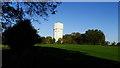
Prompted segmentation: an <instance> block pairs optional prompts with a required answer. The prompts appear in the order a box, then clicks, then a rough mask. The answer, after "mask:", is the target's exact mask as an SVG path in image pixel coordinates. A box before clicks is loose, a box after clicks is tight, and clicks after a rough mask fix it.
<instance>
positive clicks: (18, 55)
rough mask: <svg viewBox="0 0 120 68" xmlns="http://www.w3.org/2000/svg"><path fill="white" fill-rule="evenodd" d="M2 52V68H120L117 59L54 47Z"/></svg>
mask: <svg viewBox="0 0 120 68" xmlns="http://www.w3.org/2000/svg"><path fill="white" fill-rule="evenodd" d="M2 54H3V55H2V56H3V59H2V61H3V62H2V68H13V67H16V68H40V67H41V66H44V67H46V66H48V67H50V66H54V65H59V66H63V65H65V66H74V65H75V66H77V67H94V68H98V67H99V68H105V67H106V68H119V67H118V62H115V61H111V60H105V59H100V58H96V57H92V56H87V55H85V54H83V53H81V52H77V51H68V50H63V49H58V48H52V47H33V48H28V49H26V50H21V51H12V50H3V52H2Z"/></svg>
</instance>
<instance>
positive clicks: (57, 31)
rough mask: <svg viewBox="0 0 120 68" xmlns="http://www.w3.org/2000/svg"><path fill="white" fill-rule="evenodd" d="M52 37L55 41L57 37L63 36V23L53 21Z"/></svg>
mask: <svg viewBox="0 0 120 68" xmlns="http://www.w3.org/2000/svg"><path fill="white" fill-rule="evenodd" d="M53 30H54V39H55V42H57V41H58V39H59V38H62V37H63V24H62V23H60V22H57V23H54V29H53Z"/></svg>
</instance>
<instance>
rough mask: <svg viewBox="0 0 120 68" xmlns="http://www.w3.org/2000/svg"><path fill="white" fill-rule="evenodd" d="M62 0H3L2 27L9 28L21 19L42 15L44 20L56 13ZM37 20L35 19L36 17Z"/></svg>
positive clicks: (30, 18)
mask: <svg viewBox="0 0 120 68" xmlns="http://www.w3.org/2000/svg"><path fill="white" fill-rule="evenodd" d="M60 3H61V2H2V22H1V23H2V28H3V29H7V28H8V27H11V26H12V25H13V24H14V23H16V22H17V21H20V20H25V19H29V20H32V19H34V18H32V17H33V16H40V17H42V18H43V19H44V20H46V19H47V17H49V16H50V15H51V14H56V12H57V10H56V8H57V6H59V5H60ZM34 20H35V19H34Z"/></svg>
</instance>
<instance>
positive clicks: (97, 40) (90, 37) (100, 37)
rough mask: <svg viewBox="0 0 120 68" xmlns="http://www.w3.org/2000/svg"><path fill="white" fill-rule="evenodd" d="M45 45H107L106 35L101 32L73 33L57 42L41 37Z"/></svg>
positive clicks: (50, 38)
mask: <svg viewBox="0 0 120 68" xmlns="http://www.w3.org/2000/svg"><path fill="white" fill-rule="evenodd" d="M41 39H42V42H41V43H43V44H54V43H58V44H61V42H62V44H86V45H106V44H108V43H106V42H105V35H104V33H103V32H102V31H101V30H98V29H96V30H93V29H92V30H87V31H86V32H85V34H81V33H79V32H73V33H71V34H65V35H64V36H63V38H60V39H59V40H58V41H57V42H55V39H53V38H52V37H50V36H48V37H41Z"/></svg>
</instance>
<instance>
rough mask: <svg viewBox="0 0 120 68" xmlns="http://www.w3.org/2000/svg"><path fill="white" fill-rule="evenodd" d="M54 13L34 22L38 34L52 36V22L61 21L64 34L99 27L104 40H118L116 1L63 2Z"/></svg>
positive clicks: (83, 31)
mask: <svg viewBox="0 0 120 68" xmlns="http://www.w3.org/2000/svg"><path fill="white" fill-rule="evenodd" d="M57 10H58V12H57V14H56V15H51V16H50V17H49V18H48V21H43V20H41V18H38V19H40V20H41V22H42V23H41V24H37V23H35V24H34V26H35V27H36V28H40V30H39V35H40V36H52V37H53V24H54V23H55V22H62V23H63V24H64V34H70V33H72V32H80V33H85V31H87V30H88V29H99V30H101V31H103V32H104V34H105V36H106V41H110V42H113V41H115V42H118V3H117V2H63V3H62V4H61V5H60V6H59V7H58V8H57Z"/></svg>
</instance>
